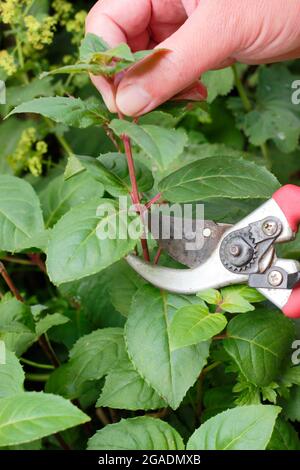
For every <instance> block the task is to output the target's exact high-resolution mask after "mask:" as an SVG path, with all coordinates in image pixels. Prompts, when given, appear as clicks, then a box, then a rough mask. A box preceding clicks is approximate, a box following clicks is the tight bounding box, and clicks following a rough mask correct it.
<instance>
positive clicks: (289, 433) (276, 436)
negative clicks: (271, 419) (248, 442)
mask: <svg viewBox="0 0 300 470" xmlns="http://www.w3.org/2000/svg"><path fill="white" fill-rule="evenodd" d="M267 449H268V450H300V440H299V437H298V434H297V432H296V431H295V429H294V428H293V426H292V425H291V424H290V423H288V422H287V421H285V420H284V419H283V418H281V417H279V418H277V420H276V423H275V427H274V429H273V434H272V436H271V440H270V442H269V444H268V447H267Z"/></svg>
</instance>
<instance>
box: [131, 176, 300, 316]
mask: <svg viewBox="0 0 300 470" xmlns="http://www.w3.org/2000/svg"><path fill="white" fill-rule="evenodd" d="M299 223H300V187H298V186H294V185H286V186H283V187H282V188H281V189H279V190H278V191H277V192H276V193H275V194H274V195H273V197H272V198H271V199H270V200H268V201H267V202H266V203H264V204H263V205H262V206H260V207H259V208H258V209H256V210H255V211H254V212H252V213H251V214H250V215H248V216H247V217H245V218H244V219H243V220H242V221H240V222H239V223H237V224H236V225H227V224H226V225H225V224H215V223H214V222H212V221H204V224H203V227H204V228H203V233H204V236H205V239H204V240H205V241H204V244H203V246H202V248H201V250H199V251H198V252H195V251H186V249H185V245H184V244H185V242H186V240H187V239H189V238H190V237H189V234H185V236H184V237H183V238H182V240H175V239H169V240H164V239H160V238H159V237H157V241H158V243H159V245H160V246H161V248H163V249H164V250H166V251H167V252H168V253H169V254H170V256H171V257H172V258H174V259H175V260H177V261H180V262H181V263H182V264H184V265H185V266H188V267H189V269H174V268H166V267H161V266H157V265H152V264H149V263H146V262H144V261H142V260H141V259H140V258H138V257H136V256H133V255H129V256H127V258H126V259H127V262H128V263H129V264H130V266H132V268H133V269H134V270H135V271H136V272H138V273H139V274H140V275H141V276H142V277H143V278H144V279H145V280H147V281H148V282H150V283H151V284H153V285H154V286H156V287H158V288H161V289H165V290H167V291H170V292H175V293H178V294H195V293H197V292H200V291H202V290H206V289H209V288H216V289H218V288H221V287H225V286H228V285H233V284H240V283H248V285H249V286H251V287H255V288H256V289H257V290H258V291H259V292H261V293H262V294H263V295H264V296H265V297H266V298H267V299H269V300H270V301H271V302H272V303H273V304H275V305H276V306H277V307H278V308H280V309H281V310H282V312H283V313H284V314H285V315H286V316H288V317H291V318H297V317H300V264H299V263H298V262H297V261H294V260H290V259H280V258H278V257H277V255H276V252H275V248H274V245H275V243H283V242H288V241H291V240H293V239H294V238H295V234H296V232H297V231H298V224H299ZM155 238H156V237H155Z"/></svg>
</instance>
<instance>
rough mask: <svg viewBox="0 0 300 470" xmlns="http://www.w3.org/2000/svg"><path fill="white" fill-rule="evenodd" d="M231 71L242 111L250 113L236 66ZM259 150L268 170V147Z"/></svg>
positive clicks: (262, 146) (248, 103)
mask: <svg viewBox="0 0 300 470" xmlns="http://www.w3.org/2000/svg"><path fill="white" fill-rule="evenodd" d="M231 68H232V70H233V74H234V81H235V86H236V88H237V90H238V93H239V95H240V98H241V100H242V103H243V106H244V109H245V111H246V112H250V111H251V110H252V105H251V102H250V100H249V98H248V96H247V92H246V89H245V87H244V85H243V82H242V81H241V79H240V76H239V74H238V70H237V66H236V64H233V65H232V66H231ZM260 149H261V153H262V156H263V158H264V160H265V165H266V167H267V168H268V169H269V170H270V169H271V168H272V160H271V158H270V154H269V150H268V145H267V143H266V142H265V143H264V144H262V145H261V146H260Z"/></svg>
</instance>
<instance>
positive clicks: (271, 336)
mask: <svg viewBox="0 0 300 470" xmlns="http://www.w3.org/2000/svg"><path fill="white" fill-rule="evenodd" d="M294 334H295V332H294V327H293V324H292V322H291V321H290V320H289V319H287V318H286V317H284V315H282V314H281V313H278V312H272V311H268V310H258V311H256V312H252V313H249V314H247V315H239V316H237V317H235V318H233V319H232V320H231V321H230V322H229V325H228V327H227V336H228V338H227V339H225V340H224V346H225V349H226V351H227V352H228V354H229V355H230V356H231V357H232V358H233V360H234V361H235V362H236V364H237V365H238V367H239V369H240V371H241V372H242V374H243V375H244V376H245V377H246V378H247V380H248V381H249V382H251V383H252V384H255V385H259V386H266V385H269V384H270V383H271V382H272V381H273V380H274V379H275V378H276V377H278V375H279V373H280V370H281V368H282V366H283V362H284V360H285V359H286V357H287V355H288V354H289V352H290V348H291V344H292V342H293V339H294Z"/></svg>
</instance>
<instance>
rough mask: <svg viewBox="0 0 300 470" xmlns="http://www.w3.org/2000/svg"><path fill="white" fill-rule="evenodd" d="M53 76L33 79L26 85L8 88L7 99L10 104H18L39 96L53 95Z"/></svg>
mask: <svg viewBox="0 0 300 470" xmlns="http://www.w3.org/2000/svg"><path fill="white" fill-rule="evenodd" d="M53 95H54V89H53V87H52V78H51V77H47V78H44V79H43V80H40V79H39V78H35V79H33V80H32V81H31V82H30V83H28V84H26V85H18V86H12V87H9V88H8V89H7V93H6V101H7V103H8V104H9V105H10V106H18V105H20V104H21V103H24V102H26V101H29V100H33V98H36V97H38V96H53Z"/></svg>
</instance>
